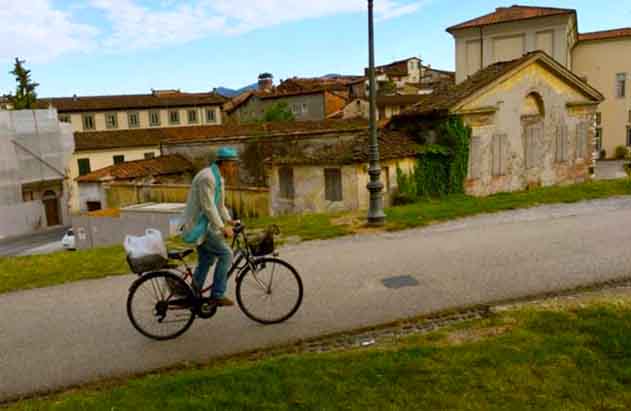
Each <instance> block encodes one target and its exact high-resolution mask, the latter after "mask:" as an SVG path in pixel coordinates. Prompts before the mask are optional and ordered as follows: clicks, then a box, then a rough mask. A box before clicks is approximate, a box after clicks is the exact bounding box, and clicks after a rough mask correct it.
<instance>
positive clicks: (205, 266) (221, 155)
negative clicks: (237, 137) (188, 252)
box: [182, 147, 239, 307]
mask: <svg viewBox="0 0 631 411" xmlns="http://www.w3.org/2000/svg"><path fill="white" fill-rule="evenodd" d="M238 161H239V153H238V152H237V150H236V149H234V148H230V147H221V148H220V149H219V150H218V151H217V156H216V160H215V161H214V162H213V163H211V165H210V167H206V168H204V169H203V170H202V171H200V172H199V173H198V174H197V175H196V176H195V178H194V179H193V182H192V184H191V190H190V192H189V194H188V200H187V203H186V210H185V211H184V226H183V231H182V238H183V240H184V241H185V242H187V243H189V244H195V245H196V246H197V255H198V264H197V268H196V269H195V272H194V275H193V290H194V291H195V292H196V293H197V294H198V295H200V296H201V290H202V289H203V288H204V283H205V282H206V277H207V276H208V271H209V270H210V267H211V266H212V265H213V264H214V263H215V262H217V265H216V266H215V273H214V278H213V289H212V293H211V296H210V298H211V300H210V303H211V304H214V305H216V306H221V307H226V306H232V305H234V302H233V301H232V300H230V299H229V298H227V297H226V296H225V292H226V289H227V285H228V284H227V274H228V270H229V269H230V266H231V264H232V258H233V255H232V250H231V249H230V247H229V246H228V244H227V243H226V241H225V239H226V238H230V237H232V236H233V235H234V232H233V230H232V226H234V225H235V224H236V223H237V222H236V221H233V220H232V218H231V217H230V214H229V212H228V210H227V209H226V206H225V189H224V184H225V179H228V180H231V179H233V178H235V177H236V175H237V173H238Z"/></svg>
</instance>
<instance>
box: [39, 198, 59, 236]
mask: <svg viewBox="0 0 631 411" xmlns="http://www.w3.org/2000/svg"><path fill="white" fill-rule="evenodd" d="M42 203H44V210H45V211H46V222H47V223H48V226H49V227H52V226H56V225H60V224H61V219H60V218H59V198H57V194H56V193H55V192H54V191H50V190H49V191H46V192H45V193H44V195H43V196H42Z"/></svg>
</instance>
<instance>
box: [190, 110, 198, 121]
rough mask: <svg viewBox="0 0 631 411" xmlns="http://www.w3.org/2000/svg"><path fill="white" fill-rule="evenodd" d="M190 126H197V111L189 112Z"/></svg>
mask: <svg viewBox="0 0 631 411" xmlns="http://www.w3.org/2000/svg"><path fill="white" fill-rule="evenodd" d="M188 124H197V110H189V111H188Z"/></svg>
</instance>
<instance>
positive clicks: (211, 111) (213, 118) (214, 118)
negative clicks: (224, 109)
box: [206, 108, 217, 123]
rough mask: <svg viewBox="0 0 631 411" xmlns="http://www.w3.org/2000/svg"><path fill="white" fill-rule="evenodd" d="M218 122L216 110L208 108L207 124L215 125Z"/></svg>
mask: <svg viewBox="0 0 631 411" xmlns="http://www.w3.org/2000/svg"><path fill="white" fill-rule="evenodd" d="M216 121H217V116H216V114H215V109H214V108H207V109H206V122H207V123H214V122H216Z"/></svg>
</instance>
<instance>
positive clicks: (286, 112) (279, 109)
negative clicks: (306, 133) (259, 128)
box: [263, 101, 295, 122]
mask: <svg viewBox="0 0 631 411" xmlns="http://www.w3.org/2000/svg"><path fill="white" fill-rule="evenodd" d="M294 120H295V117H294V113H292V112H291V110H290V109H289V105H288V104H287V103H286V102H284V101H279V102H278V103H274V104H273V105H272V106H271V107H270V108H268V109H267V111H265V114H264V115H263V121H265V122H271V121H294Z"/></svg>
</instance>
